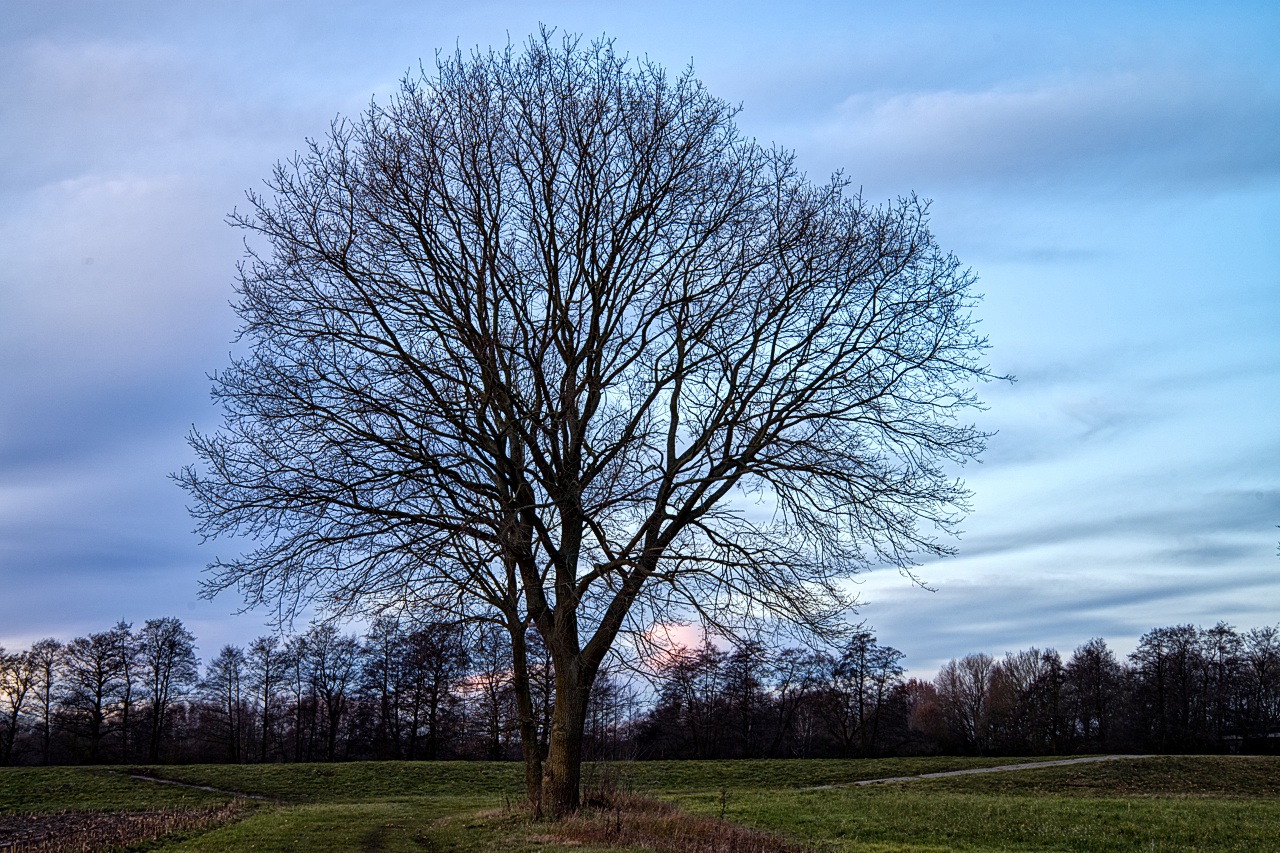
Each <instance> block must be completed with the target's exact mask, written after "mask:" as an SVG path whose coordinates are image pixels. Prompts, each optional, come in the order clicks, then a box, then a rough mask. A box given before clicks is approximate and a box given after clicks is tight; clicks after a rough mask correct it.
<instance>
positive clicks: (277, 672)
mask: <svg viewBox="0 0 1280 853" xmlns="http://www.w3.org/2000/svg"><path fill="white" fill-rule="evenodd" d="M245 668H246V670H245V671H246V676H247V682H248V688H249V689H250V690H251V691H252V692H253V701H254V702H255V703H256V705H257V708H258V727H259V729H258V760H259V761H266V760H267V756H268V754H269V753H270V749H271V743H272V739H273V737H274V733H275V727H276V725H277V724H278V722H279V717H280V716H281V714H282V713H283V708H282V707H281V706H282V704H283V700H282V698H281V693H282V691H283V689H284V686H285V679H286V676H287V673H288V670H289V653H288V651H287V650H286V649H285V647H284V644H283V643H281V642H280V638H279V637H277V636H275V635H270V634H269V635H267V636H265V637H258V638H257V639H256V640H254V641H253V642H252V643H250V644H249V650H248V653H247V654H246V660H245Z"/></svg>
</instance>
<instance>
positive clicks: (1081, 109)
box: [811, 71, 1280, 192]
mask: <svg viewBox="0 0 1280 853" xmlns="http://www.w3.org/2000/svg"><path fill="white" fill-rule="evenodd" d="M811 133H812V136H811V138H812V140H813V142H814V144H816V145H818V146H820V147H821V148H822V149H823V150H824V151H827V152H829V154H828V156H832V157H835V158H836V159H839V160H840V161H842V162H846V163H848V164H849V165H850V168H851V169H853V170H854V172H855V173H856V174H857V175H858V176H859V179H860V180H867V181H868V182H869V183H872V184H874V185H876V186H898V187H906V186H918V187H935V186H940V185H945V184H951V183H960V184H970V185H983V186H996V185H1007V184H1009V183H1026V182H1034V183H1041V184H1047V185H1062V184H1067V183H1070V184H1072V185H1077V186H1078V185H1079V184H1080V182H1081V181H1085V182H1089V181H1093V182H1097V181H1101V182H1104V183H1108V184H1110V183H1118V184H1121V185H1146V186H1158V187H1160V188H1162V189H1175V190H1189V191H1195V192H1199V191H1202V190H1203V189H1204V188H1206V187H1209V186H1217V185H1236V184H1240V183H1244V182H1249V181H1252V180H1256V179H1260V178H1272V177H1275V176H1276V175H1277V174H1280V89H1277V87H1275V86H1274V85H1272V84H1271V83H1270V82H1269V81H1267V80H1265V79H1260V78H1256V77H1251V76H1245V75H1237V76H1227V75H1223V76H1212V75H1208V74H1197V73H1193V72H1182V71H1173V72H1152V71H1132V72H1126V73H1119V74H1107V75H1086V76H1069V77H1066V78H1064V79H1061V80H1057V81H1052V82H1046V83H1038V84H1033V85H1027V86H1023V87H1018V86H1013V85H1009V84H1005V85H1002V86H997V87H993V88H989V89H983V90H970V91H954V90H937V91H915V92H906V93H899V92H892V93H885V94H879V93H874V92H872V93H859V94H855V95H852V96H850V97H849V98H848V99H847V100H846V101H845V102H844V103H842V104H841V105H840V106H839V107H838V108H837V109H836V110H834V111H833V113H832V114H831V115H830V116H829V117H828V118H827V119H826V120H825V121H824V122H822V123H820V124H819V125H818V126H817V127H815V128H814V129H813V130H812V132H811Z"/></svg>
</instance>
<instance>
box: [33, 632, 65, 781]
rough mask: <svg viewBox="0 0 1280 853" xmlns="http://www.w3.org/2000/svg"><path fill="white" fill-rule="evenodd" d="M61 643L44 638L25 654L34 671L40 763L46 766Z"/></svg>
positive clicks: (61, 650)
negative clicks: (38, 716)
mask: <svg viewBox="0 0 1280 853" xmlns="http://www.w3.org/2000/svg"><path fill="white" fill-rule="evenodd" d="M62 654H63V647H62V643H60V642H58V641H57V640H55V639H53V638H51V637H46V638H45V639H43V640H37V641H36V642H34V643H32V644H31V649H30V650H29V651H28V652H27V655H28V657H29V659H30V660H31V662H32V665H33V666H34V668H35V671H36V677H37V686H36V704H37V713H38V714H39V715H40V718H39V722H38V723H37V725H38V727H39V732H40V763H41V764H48V763H49V759H50V748H51V747H52V742H53V711H54V701H55V698H56V697H57V692H58V680H57V679H58V669H59V665H60V662H61V660H62Z"/></svg>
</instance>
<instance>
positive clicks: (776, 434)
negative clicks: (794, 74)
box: [179, 32, 988, 815]
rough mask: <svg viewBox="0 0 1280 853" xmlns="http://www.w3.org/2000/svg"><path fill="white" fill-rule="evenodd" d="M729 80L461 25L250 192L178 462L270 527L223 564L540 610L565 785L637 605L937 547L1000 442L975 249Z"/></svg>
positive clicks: (650, 608)
mask: <svg viewBox="0 0 1280 853" xmlns="http://www.w3.org/2000/svg"><path fill="white" fill-rule="evenodd" d="M734 113H735V110H734V109H733V108H732V107H730V106H729V105H728V104H726V103H725V102H723V101H721V100H719V99H717V98H715V97H713V96H712V95H711V94H709V93H708V92H707V91H706V90H705V89H704V88H703V86H702V85H701V84H700V83H699V82H698V81H697V80H696V79H694V78H693V76H692V75H691V74H690V73H685V74H682V75H679V76H669V75H668V74H666V73H665V72H664V71H663V70H662V69H661V68H660V67H658V66H656V65H654V64H652V63H649V62H647V61H632V60H628V59H627V58H625V57H622V56H619V55H617V54H615V52H614V51H613V49H612V46H611V44H610V43H608V42H596V43H592V44H590V45H586V44H584V43H582V42H580V41H579V40H577V39H574V38H565V39H559V38H556V37H553V36H552V35H551V34H549V33H546V32H544V33H542V35H541V36H538V37H534V38H533V39H531V40H530V41H529V43H528V44H527V45H526V46H525V47H524V48H523V49H521V50H515V49H511V48H508V49H507V50H505V51H501V52H488V53H476V54H473V55H470V56H465V55H462V54H454V55H452V56H446V57H444V58H442V59H441V60H439V61H438V62H437V66H436V70H435V72H434V73H433V74H431V75H426V74H424V75H423V76H421V77H420V78H417V79H409V80H406V81H405V82H404V83H403V85H402V87H401V88H400V90H399V91H398V93H397V94H396V95H395V96H394V97H392V98H390V99H389V100H388V101H387V102H386V103H385V104H381V105H377V104H375V105H374V106H371V107H370V108H369V110H368V111H367V112H366V113H365V114H363V115H362V116H360V117H359V118H357V119H352V120H349V121H339V122H336V123H335V124H334V126H333V127H332V129H331V132H330V133H329V135H328V136H327V137H326V138H325V139H323V140H321V141H315V142H312V143H311V144H310V145H309V147H308V148H307V150H306V151H305V153H303V154H300V155H298V156H296V157H295V158H294V159H292V160H290V161H288V162H285V163H282V164H280V165H278V166H277V168H276V169H275V171H274V173H273V177H272V179H271V180H270V181H269V182H268V185H269V189H270V191H269V192H268V193H267V194H265V195H258V194H251V195H250V199H249V204H250V208H251V209H250V210H249V211H248V212H241V213H237V214H235V215H234V216H233V219H234V221H235V222H236V223H237V224H238V225H240V226H242V227H244V228H245V229H247V230H248V232H249V237H250V239H249V246H250V248H249V256H248V258H247V260H246V261H245V263H244V264H243V265H242V266H241V269H240V276H239V283H238V291H239V301H238V305H237V308H238V312H239V315H240V317H241V319H242V322H243V325H242V328H241V338H242V341H243V343H244V344H245V347H246V348H245V350H244V352H245V354H244V355H243V356H242V357H240V358H237V359H235V360H233V362H232V363H231V366H230V367H229V368H228V369H227V370H225V371H223V372H222V373H220V374H218V375H217V376H216V377H215V380H214V390H213V393H214V397H215V398H216V399H217V400H218V401H219V402H220V403H221V404H222V407H223V409H224V412H225V421H224V424H223V426H222V427H221V428H220V429H219V430H218V431H217V432H215V433H213V434H209V435H203V434H194V435H193V436H192V444H193V446H194V447H195V450H196V452H197V454H198V456H199V458H200V460H201V464H200V465H199V466H198V467H193V468H189V469H187V470H185V471H183V472H182V473H181V474H180V475H179V480H180V481H181V483H182V484H183V485H184V486H185V487H186V488H187V490H188V491H189V492H190V494H191V496H192V498H193V506H192V512H193V513H194V515H195V516H196V518H197V519H198V520H199V523H200V530H201V531H202V532H203V533H205V534H206V535H211V536H216V535H226V534H237V535H240V536H248V537H252V538H254V539H255V540H256V547H255V548H254V549H253V550H252V551H251V552H250V553H246V554H244V555H242V556H239V557H233V558H230V559H226V560H218V561H216V562H215V563H214V564H213V565H212V567H211V571H212V574H211V576H210V580H209V585H210V590H211V591H214V592H216V591H218V590H223V589H228V588H234V589H238V590H239V591H240V592H241V593H242V594H243V595H244V596H246V598H247V600H248V602H249V603H250V604H272V605H274V606H277V607H283V608H284V611H285V612H289V611H290V609H291V608H293V607H294V606H296V605H297V604H298V603H299V602H313V603H317V604H319V605H320V606H321V607H323V608H326V609H328V610H330V611H333V612H350V611H353V610H378V609H383V608H401V609H408V610H419V611H431V612H433V613H437V614H438V613H440V612H448V613H452V614H454V615H456V616H462V617H467V616H472V617H481V618H487V619H490V620H492V621H497V622H500V623H501V624H503V625H504V626H506V628H507V630H508V633H509V634H510V636H511V638H512V642H513V649H514V650H515V652H516V654H517V657H518V656H519V655H520V654H521V650H522V647H523V638H524V631H525V628H526V626H528V625H532V626H534V627H535V628H536V630H537V631H538V633H539V634H540V635H541V637H542V638H543V640H544V642H545V644H546V647H547V649H548V651H549V653H550V655H551V658H552V660H553V662H554V669H555V706H554V712H553V717H552V723H551V732H550V737H549V747H548V755H547V757H546V760H545V763H544V764H543V765H542V766H541V767H540V768H537V775H538V776H540V778H541V792H542V801H543V803H544V804H545V805H546V807H547V808H548V809H549V810H550V812H551V813H552V814H553V815H562V814H565V813H567V812H570V811H572V810H573V809H574V808H575V807H576V805H577V803H578V788H579V765H580V760H581V749H582V732H583V723H584V718H585V714H586V712H587V699H588V695H589V692H590V689H591V686H592V683H593V681H594V679H595V677H596V675H597V673H598V671H599V669H600V666H601V664H602V661H604V659H605V656H606V654H607V653H608V652H609V650H610V649H611V647H613V646H614V644H615V641H616V640H617V638H618V637H619V635H620V633H621V632H624V631H627V630H631V629H643V628H644V626H646V625H648V624H651V623H652V622H653V621H654V620H662V619H671V618H676V617H679V616H681V615H683V616H685V617H690V616H696V617H698V618H701V619H703V620H705V621H706V622H707V623H709V624H710V625H711V626H712V627H714V628H717V629H720V630H728V629H731V628H732V627H733V626H734V625H736V624H739V623H741V622H742V621H743V620H749V619H756V618H760V617H777V618H781V619H785V620H788V621H789V622H790V623H792V624H795V625H798V626H800V627H801V628H804V629H807V630H812V631H817V632H819V633H821V632H824V631H828V630H830V629H832V628H834V627H835V626H837V625H838V624H839V623H840V619H841V615H842V612H843V611H844V609H845V608H846V606H847V604H848V603H849V602H848V600H847V597H846V595H845V594H844V591H843V587H842V583H841V582H842V581H843V580H844V579H845V578H847V577H848V576H849V575H851V574H852V573H854V572H855V571H857V570H858V569H859V568H862V567H865V566H867V565H868V564H871V563H881V564H883V563H888V564H892V565H896V566H899V567H902V568H908V567H909V566H911V565H912V564H913V560H914V559H916V558H917V557H918V556H919V555H921V554H926V555H927V554H940V553H944V552H946V551H947V550H948V549H947V546H946V545H945V544H944V543H943V542H940V541H939V540H938V538H937V536H938V533H939V531H942V532H945V531H946V530H948V529H949V528H950V527H952V525H953V524H954V523H955V522H956V520H957V519H958V514H959V512H961V511H962V510H963V506H964V499H965V497H966V493H965V491H964V489H963V487H962V485H961V484H960V483H958V482H957V481H956V480H955V479H954V478H953V477H952V476H950V475H949V474H948V471H947V470H946V468H947V465H948V464H949V463H953V462H963V461H965V460H966V459H969V458H971V457H973V456H975V455H976V454H977V453H979V452H980V450H981V448H982V444H983V438H984V436H983V435H982V434H981V433H980V432H978V431H976V430H975V429H974V428H973V427H972V426H971V425H968V424H967V423H966V422H965V421H963V420H958V419H957V417H958V416H962V415H963V413H964V410H965V409H966V408H967V407H970V406H972V405H974V403H975V400H974V397H973V385H974V383H975V381H979V380H982V379H985V378H987V377H988V373H987V371H986V369H985V367H984V366H983V364H982V362H981V357H982V351H983V349H984V346H985V344H984V341H983V340H982V338H981V337H980V336H979V335H978V334H977V333H976V331H975V329H974V326H973V322H972V320H971V314H970V312H971V309H972V307H973V303H974V300H975V298H976V297H975V295H974V294H973V293H972V292H971V290H970V287H971V283H972V277H971V275H970V274H969V273H968V271H966V270H965V269H964V268H962V267H961V266H960V265H959V264H958V262H957V261H956V260H955V259H954V258H953V257H951V256H950V255H948V254H947V253H945V252H943V251H942V250H940V249H939V247H938V246H937V244H936V242H935V240H934V238H933V236H932V235H931V234H930V232H929V230H928V228H927V224H926V216H925V208H924V205H923V204H922V203H920V202H918V201H917V200H916V199H915V198H906V199H903V200H900V201H898V202H896V203H891V204H887V205H884V206H879V207H877V206H871V205H868V204H866V203H865V202H864V201H863V200H862V199H861V198H860V197H858V196H857V195H855V194H851V193H850V192H849V191H848V190H849V188H848V185H847V183H846V182H845V181H844V180H842V179H839V178H837V179H835V180H833V181H831V182H829V183H825V184H821V185H814V184H811V183H809V182H808V181H807V180H806V179H805V177H804V175H803V174H801V173H800V172H799V171H798V169H797V167H796V165H795V162H794V160H793V158H792V156H791V155H790V154H788V153H787V152H785V151H782V150H778V149H771V148H765V147H762V146H760V145H758V144H757V143H756V142H754V141H753V140H750V139H747V138H745V137H744V136H743V135H742V134H741V133H740V132H739V131H738V130H737V128H736V126H735V124H734ZM437 618H438V616H437ZM515 666H516V678H517V682H518V680H519V678H520V676H521V662H520V660H518V659H517V660H516V663H515ZM516 687H517V693H518V694H519V693H520V684H519V683H517V685H516ZM524 696H525V698H526V699H527V696H528V689H527V679H526V684H525V685H524ZM520 714H521V716H522V722H525V720H524V717H525V716H526V715H527V716H529V718H530V719H531V718H532V710H531V708H527V707H522V708H521V709H520ZM534 728H535V727H528V726H523V725H522V731H523V732H524V733H525V735H526V737H525V742H526V745H527V744H528V742H529V737H528V734H529V732H530V731H532V730H533V729H534ZM526 758H529V759H530V761H531V764H530V766H533V767H537V765H536V758H537V756H531V755H530V754H529V752H528V751H526ZM533 787H535V788H536V784H535V785H534V786H533ZM530 793H531V795H532V796H533V797H534V798H535V799H536V798H537V794H536V791H534V790H532V789H531V792H530Z"/></svg>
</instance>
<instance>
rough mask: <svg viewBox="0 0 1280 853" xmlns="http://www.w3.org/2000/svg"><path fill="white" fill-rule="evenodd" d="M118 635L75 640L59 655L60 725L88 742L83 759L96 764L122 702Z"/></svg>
mask: <svg viewBox="0 0 1280 853" xmlns="http://www.w3.org/2000/svg"><path fill="white" fill-rule="evenodd" d="M120 653H121V643H120V637H119V635H118V632H116V631H102V632H100V633H96V634H90V635H89V636H87V637H77V638H76V639H74V640H72V641H71V642H70V643H68V644H67V646H66V649H65V650H64V653H63V655H62V659H61V664H62V672H61V678H60V681H61V682H62V685H63V692H62V694H61V695H60V697H59V703H58V704H59V710H60V714H61V718H62V721H63V723H64V724H65V725H66V726H67V727H68V728H69V729H71V730H72V731H73V732H75V733H76V734H78V735H80V736H82V737H83V738H84V739H85V741H86V742H87V748H86V749H85V750H84V757H85V758H86V759H87V760H88V762H89V763H90V764H96V763H97V762H98V761H99V759H100V758H101V757H102V756H101V751H102V743H103V741H104V740H105V739H106V738H107V736H108V735H110V734H112V733H113V732H115V731H117V730H118V728H119V724H120V719H119V713H120V708H121V705H122V704H123V702H124V694H125V679H124V671H125V665H124V661H122V660H121V657H120Z"/></svg>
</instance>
